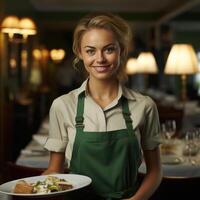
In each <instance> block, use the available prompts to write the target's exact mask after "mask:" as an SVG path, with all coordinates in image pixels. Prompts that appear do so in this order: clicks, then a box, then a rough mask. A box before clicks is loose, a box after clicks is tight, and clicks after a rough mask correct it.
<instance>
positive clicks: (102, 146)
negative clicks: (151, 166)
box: [70, 93, 141, 200]
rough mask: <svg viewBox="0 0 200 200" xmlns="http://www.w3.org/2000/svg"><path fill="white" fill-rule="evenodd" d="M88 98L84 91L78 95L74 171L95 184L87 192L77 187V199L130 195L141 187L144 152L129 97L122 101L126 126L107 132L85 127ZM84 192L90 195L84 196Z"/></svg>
mask: <svg viewBox="0 0 200 200" xmlns="http://www.w3.org/2000/svg"><path fill="white" fill-rule="evenodd" d="M84 100H85V93H81V94H80V95H79V97H78V106H77V114H76V119H75V120H76V137H75V142H74V147H73V152H72V159H71V163H70V171H71V173H76V174H82V175H86V176H89V177H90V178H91V179H92V184H91V185H90V187H89V189H83V192H82V191H79V190H77V193H79V197H77V196H76V197H74V198H73V199H92V200H96V199H107V200H108V199H109V200H110V199H122V198H129V197H131V196H132V195H133V194H134V193H135V191H136V190H137V188H138V187H137V173H138V167H139V165H140V163H141V151H140V148H139V144H138V140H137V138H136V136H135V134H134V131H133V127H132V120H131V118H130V112H129V108H128V100H127V99H126V98H125V97H122V98H121V100H120V102H121V106H122V112H123V117H124V120H125V122H126V129H121V130H116V131H107V132H88V131H84V130H83V129H84V124H83V122H84V117H83V114H84ZM84 192H85V194H86V193H87V195H88V196H87V197H84V198H83V196H84V194H83V193H84ZM92 194H93V196H92ZM76 195H77V194H76ZM91 196H92V197H91ZM89 197H91V198H89Z"/></svg>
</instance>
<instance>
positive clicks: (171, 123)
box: [165, 120, 176, 140]
mask: <svg viewBox="0 0 200 200" xmlns="http://www.w3.org/2000/svg"><path fill="white" fill-rule="evenodd" d="M165 129H166V130H165V135H166V138H167V139H168V140H171V138H172V137H173V136H174V135H175V133H176V121H175V120H167V121H166V122H165Z"/></svg>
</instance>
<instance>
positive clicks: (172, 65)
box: [164, 44, 198, 103]
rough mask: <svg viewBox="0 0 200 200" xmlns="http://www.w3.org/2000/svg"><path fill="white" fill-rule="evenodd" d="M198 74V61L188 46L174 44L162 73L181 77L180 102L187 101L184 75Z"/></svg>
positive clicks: (191, 48)
mask: <svg viewBox="0 0 200 200" xmlns="http://www.w3.org/2000/svg"><path fill="white" fill-rule="evenodd" d="M196 72H198V60H197V56H196V54H195V51H194V49H193V47H192V46H191V45H190V44H174V45H173V46H172V49H171V51H170V53H169V56H168V58H167V62H166V66H165V70H164V73H165V74H174V75H176V74H177V75H181V81H182V88H181V100H182V102H183V103H185V102H186V100H187V87H186V75H190V74H194V73H196Z"/></svg>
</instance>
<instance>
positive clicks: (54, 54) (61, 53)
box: [50, 49, 65, 63]
mask: <svg viewBox="0 0 200 200" xmlns="http://www.w3.org/2000/svg"><path fill="white" fill-rule="evenodd" d="M50 57H51V59H52V60H53V61H54V62H55V63H59V62H61V61H62V60H63V59H64V57H65V50H64V49H52V50H51V51H50Z"/></svg>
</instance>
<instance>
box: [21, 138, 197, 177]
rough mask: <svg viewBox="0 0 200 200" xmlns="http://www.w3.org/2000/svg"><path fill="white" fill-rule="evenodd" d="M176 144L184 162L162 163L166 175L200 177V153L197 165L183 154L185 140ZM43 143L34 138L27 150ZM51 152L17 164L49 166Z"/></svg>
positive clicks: (25, 159) (140, 169)
mask: <svg viewBox="0 0 200 200" xmlns="http://www.w3.org/2000/svg"><path fill="white" fill-rule="evenodd" d="M174 145H175V146H176V149H175V154H174V155H175V156H178V157H180V158H181V159H182V162H179V163H171V164H162V168H163V173H164V176H184V177H185V176H187V177H200V153H199V154H198V155H197V156H195V157H194V158H195V159H196V160H197V161H198V163H197V164H196V165H192V164H191V163H188V162H186V161H188V158H187V157H184V156H183V155H182V148H183V147H184V142H183V141H182V140H175V143H174ZM41 148H42V147H41V145H39V144H38V143H37V142H36V141H34V140H32V141H31V142H30V143H29V145H28V146H27V147H26V150H32V149H39V150H41ZM162 157H163V155H162ZM48 161H49V154H48V152H46V153H44V152H42V151H41V155H32V156H31V154H27V155H26V154H23V153H22V154H21V155H20V156H19V158H18V159H17V164H19V165H24V166H31V167H37V168H46V167H47V166H48ZM145 170H146V167H145V164H144V163H142V165H141V166H140V168H139V171H140V172H145Z"/></svg>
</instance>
